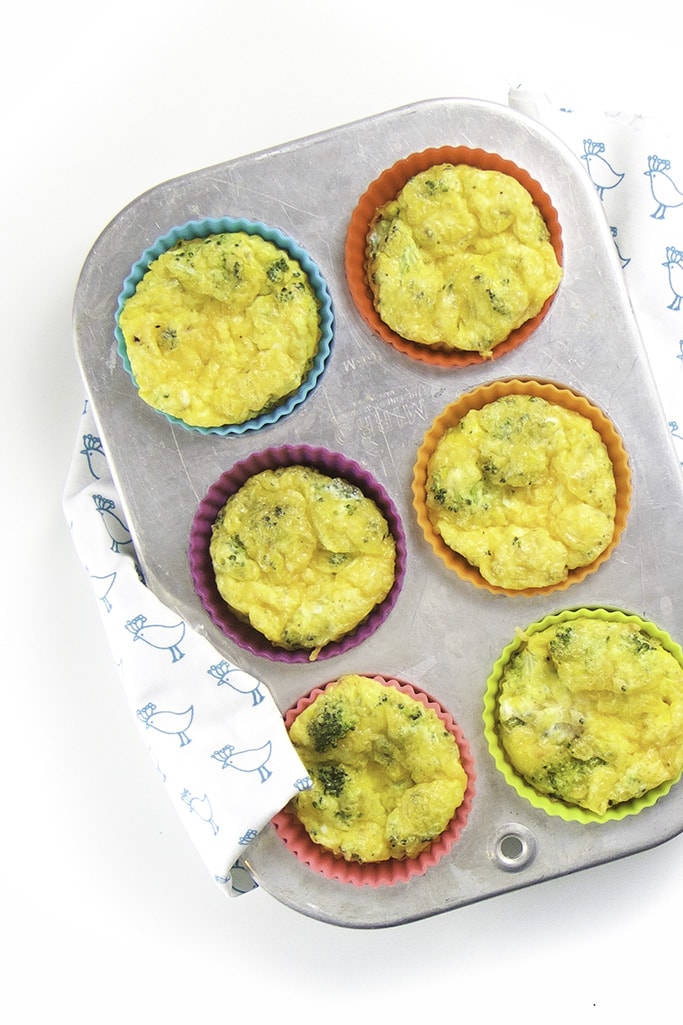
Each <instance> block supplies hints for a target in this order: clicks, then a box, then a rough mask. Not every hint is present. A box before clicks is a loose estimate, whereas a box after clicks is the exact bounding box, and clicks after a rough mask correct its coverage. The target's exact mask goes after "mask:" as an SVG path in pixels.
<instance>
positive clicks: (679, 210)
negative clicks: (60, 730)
mask: <svg viewBox="0 0 683 1025" xmlns="http://www.w3.org/2000/svg"><path fill="white" fill-rule="evenodd" d="M509 103H510V106H511V107H513V108H515V109H517V110H519V111H521V112H522V113H525V114H526V115H528V116H530V117H532V118H535V119H536V120H538V121H540V122H542V123H543V124H545V125H546V126H547V127H548V128H549V129H550V130H551V131H553V132H554V133H555V134H556V135H557V136H558V137H559V138H561V139H562V140H563V141H564V142H565V143H566V144H567V146H568V147H569V148H570V149H571V150H573V151H574V152H575V153H576V155H577V157H578V158H579V159H581V160H582V161H583V162H584V164H585V168H586V173H587V174H589V175H590V177H591V179H592V181H593V183H594V185H595V188H596V190H597V192H598V195H599V196H600V199H601V201H602V203H603V206H604V210H605V216H606V218H607V220H608V224H609V225H610V227H611V230H612V235H613V237H614V243H615V245H616V247H617V250H618V253H619V256H620V258H621V263H622V267H623V269H624V276H625V281H626V286H627V289H628V291H629V296H630V299H631V303H632V306H633V309H634V313H635V316H636V319H637V321H638V324H639V327H640V331H641V334H642V336H643V340H644V344H645V348H646V351H647V354H648V358H649V360H650V364H651V369H652V372H653V375H654V378H655V382H656V384H657V387H658V390H659V394H660V396H661V402H662V407H663V411H664V412H663V415H664V416H665V417H666V422H667V424H668V428H669V431H670V433H671V435H672V439H673V444H674V445H675V446H676V448H677V451H678V452H680V459H681V464H682V466H683V385H682V376H683V138H678V139H673V138H672V137H671V136H670V135H669V133H668V132H667V131H666V130H665V127H664V126H662V125H659V124H657V123H656V122H655V121H654V120H652V119H649V118H647V117H643V116H636V115H631V114H627V113H622V112H617V113H609V112H605V111H601V110H589V109H586V108H581V109H580V108H574V107H573V106H572V105H571V104H568V103H560V102H558V101H553V100H552V99H551V98H550V97H548V96H546V95H544V94H543V93H540V92H535V91H533V90H530V89H527V88H519V89H513V90H511V91H510V95H509ZM64 510H65V514H66V517H67V520H68V522H69V524H70V526H71V529H72V534H73V540H74V544H75V546H76V549H77V551H78V553H79V557H80V559H81V561H82V562H83V564H84V566H85V568H86V571H87V572H88V574H89V576H90V579H91V582H92V585H93V589H94V592H95V595H96V597H97V599H98V603H99V608H100V611H101V614H102V619H103V622H104V626H105V632H106V634H107V636H108V639H109V643H110V646H111V649H112V652H113V656H114V660H115V662H116V664H117V666H118V667H119V669H120V672H121V676H122V681H123V685H124V687H125V690H126V692H127V696H128V700H129V702H130V705H131V708H132V709H133V712H134V715H135V719H136V721H137V722H138V724H139V726H140V728H141V730H142V731H143V733H144V737H145V740H146V742H147V745H148V747H149V749H150V751H151V753H152V755H153V757H154V759H155V761H156V764H157V768H158V771H159V773H160V775H161V777H162V779H163V780H164V782H165V784H166V788H167V790H168V793H169V795H170V797H171V800H172V801H173V803H174V804H175V807H176V809H177V811H178V813H179V815H180V816H181V818H182V820H183V821H184V822H185V825H186V827H187V829H188V831H189V833H190V835H191V836H192V839H193V840H194V842H195V844H196V846H197V848H198V850H199V852H200V854H201V856H202V857H203V859H204V861H205V863H206V864H207V866H208V868H209V870H210V871H211V873H212V874H213V876H214V878H215V880H216V882H217V883H218V884H219V886H220V887H222V888H223V889H224V891H225V892H226V893H228V894H230V895H235V894H239V893H244V892H247V891H248V890H250V889H253V888H254V886H255V883H254V881H253V879H252V878H251V876H250V874H249V872H248V871H247V869H246V868H245V867H244V865H243V863H242V861H241V855H242V854H243V853H244V849H245V848H246V847H247V846H248V844H249V843H250V842H251V840H252V839H253V838H254V837H255V836H256V835H257V834H258V833H259V831H260V830H261V829H262V828H263V826H264V825H265V824H266V823H267V822H268V821H269V820H270V819H271V817H272V816H273V815H274V814H275V813H276V812H277V811H279V810H280V809H281V808H282V807H284V805H285V804H286V803H287V802H288V801H289V799H290V798H291V797H293V796H294V795H295V794H296V793H297V792H298V791H299V790H300V789H301V788H302V786H306V785H307V784H308V783H309V782H310V781H308V779H307V774H306V770H305V768H304V766H303V764H302V763H301V761H300V760H299V758H298V756H297V755H296V753H295V751H294V749H293V747H292V746H291V744H290V741H289V739H288V737H287V733H286V730H285V728H284V725H283V720H282V716H281V715H280V713H279V711H278V709H277V707H276V705H275V703H274V701H273V698H272V696H271V694H270V692H269V691H268V689H267V688H266V687H265V686H264V685H263V684H262V683H261V682H260V681H259V680H257V679H255V678H254V677H253V676H251V675H249V674H247V673H245V672H244V671H243V670H241V669H240V667H239V666H237V665H233V664H231V663H229V662H228V661H226V660H225V659H224V658H223V657H222V656H221V655H220V654H219V653H218V652H217V651H216V650H215V649H214V648H213V647H212V646H211V645H210V644H209V643H208V642H207V641H206V640H205V639H204V638H202V637H200V636H199V635H197V634H196V633H195V632H194V631H192V630H191V629H190V628H189V627H188V626H187V624H186V623H184V622H183V621H182V620H181V619H179V617H178V616H177V615H176V614H175V613H174V612H173V611H171V610H169V609H168V608H166V607H165V606H164V605H163V604H162V603H161V602H160V601H159V600H158V599H157V598H156V597H155V595H154V594H153V593H152V592H151V591H150V590H149V589H148V588H147V587H146V586H145V584H144V582H143V580H142V577H141V574H140V571H139V568H138V565H137V561H136V554H135V551H134V548H133V544H132V540H131V536H130V534H129V532H128V529H127V527H126V524H125V519H124V517H123V516H122V512H121V502H120V500H119V496H118V494H117V492H116V488H115V486H114V484H113V481H112V477H111V474H110V471H109V467H108V464H107V458H106V453H105V452H104V451H103V447H102V443H101V440H100V438H99V437H98V433H97V428H96V426H95V422H94V419H93V417H92V415H91V412H90V410H89V408H88V403H87V401H86V403H85V406H84V410H83V412H82V416H81V422H80V424H79V427H78V432H77V442H76V447H75V451H74V453H73V459H72V465H71V469H70V473H69V479H68V482H67V485H66V489H65V492H64Z"/></svg>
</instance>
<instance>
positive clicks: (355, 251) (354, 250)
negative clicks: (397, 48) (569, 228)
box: [344, 146, 563, 367]
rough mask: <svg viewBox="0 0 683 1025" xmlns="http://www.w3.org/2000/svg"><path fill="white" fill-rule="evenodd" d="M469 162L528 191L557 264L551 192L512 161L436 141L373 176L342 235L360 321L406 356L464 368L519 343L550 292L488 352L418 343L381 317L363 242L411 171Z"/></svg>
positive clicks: (558, 235)
mask: <svg viewBox="0 0 683 1025" xmlns="http://www.w3.org/2000/svg"><path fill="white" fill-rule="evenodd" d="M444 163H449V164H469V165H471V166H473V167H479V168H481V169H482V170H484V171H501V172H502V173H503V174H507V175H509V176H510V177H511V178H515V179H516V180H517V181H518V182H519V183H520V185H522V186H523V187H524V188H525V189H526V190H527V192H528V193H529V194H530V195H531V198H532V199H533V201H534V203H535V204H536V206H537V207H538V209H539V210H540V211H541V214H542V216H543V218H544V220H545V222H546V225H547V227H548V231H549V233H550V242H551V244H552V247H553V249H554V251H555V256H556V257H557V261H558V263H559V264H560V266H562V254H563V247H562V229H561V226H560V222H559V219H558V216H557V211H556V209H555V207H554V206H553V204H552V202H551V200H550V197H549V196H548V194H547V193H546V192H545V190H544V189H543V188H542V187H541V185H540V184H539V182H537V181H536V180H535V179H534V178H532V177H531V175H530V174H529V173H528V172H527V171H525V170H524V169H523V168H521V167H518V166H517V164H515V163H513V162H512V161H511V160H506V159H504V158H503V157H501V156H499V155H498V154H497V153H488V152H487V151H486V150H483V149H470V148H469V147H468V146H440V147H436V148H431V149H425V150H423V151H422V152H420V153H412V154H411V155H410V156H407V157H404V158H403V159H402V160H398V161H397V162H396V163H395V164H393V166H391V167H389V168H387V169H386V170H385V171H383V172H382V174H380V176H379V177H378V178H376V179H375V181H373V182H372V183H371V184H370V185H369V186H368V188H367V190H366V191H365V192H364V193H363V195H362V196H361V198H360V200H359V201H358V204H357V206H356V208H355V210H354V211H353V214H352V215H351V220H350V222H349V227H348V229H347V234H346V246H345V252H344V267H345V271H346V281H347V284H348V288H349V291H350V293H351V297H352V299H353V301H354V303H355V305H356V308H357V309H358V312H359V313H360V315H361V317H362V318H363V320H364V321H365V322H366V324H367V325H368V327H370V328H371V329H372V331H374V333H375V334H376V335H378V336H379V337H380V338H381V339H382V340H383V341H385V342H387V343H388V344H389V345H391V346H392V347H393V348H394V349H397V350H398V351H399V352H402V353H403V354H404V355H406V356H410V357H411V359H415V360H419V361H420V362H422V363H428V364H430V365H431V366H436V367H466V366H471V365H472V364H476V363H483V362H488V361H490V360H492V359H498V358H499V357H500V356H504V355H505V354H506V353H508V352H511V351H512V350H513V349H516V348H517V346H518V345H521V343H522V342H523V341H525V340H526V339H527V338H528V337H529V336H530V335H531V334H532V333H533V332H534V331H536V329H537V328H538V326H539V325H540V324H541V322H542V321H543V319H544V318H545V317H546V315H547V313H548V311H549V309H550V306H551V305H552V302H553V299H554V297H555V294H556V293H554V294H553V295H551V296H549V298H548V299H547V300H546V301H545V303H544V304H543V307H542V308H541V310H540V311H539V312H538V313H537V314H536V316H535V317H532V318H531V319H530V320H527V321H526V322H525V323H524V324H522V325H521V326H520V327H518V328H516V329H515V330H514V331H512V332H511V333H510V334H509V335H508V337H507V338H506V339H505V341H503V342H500V343H499V344H498V345H496V346H495V347H494V348H493V349H492V350H491V351H490V352H489V353H486V354H482V353H480V352H467V351H465V350H464V349H450V348H446V347H442V348H438V347H436V346H429V345H420V344H419V343H417V342H412V341H410V340H409V339H406V338H402V337H401V335H399V334H397V333H396V332H395V331H393V330H392V329H391V328H390V327H389V326H388V325H387V324H385V323H384V321H383V320H382V319H381V317H380V316H379V314H378V313H377V310H376V309H375V306H374V303H373V297H372V292H371V290H370V287H369V285H368V281H367V273H366V246H367V237H368V231H369V228H370V223H371V221H372V219H373V217H374V216H375V213H376V211H377V209H378V208H379V207H381V206H382V205H383V204H384V203H387V202H389V200H392V199H394V198H395V197H396V195H397V194H398V193H399V192H400V191H401V189H402V188H403V186H404V185H405V184H406V183H407V182H408V181H409V180H410V179H411V178H412V177H414V176H415V175H416V174H419V173H420V172H421V171H426V170H427V169H428V168H430V167H434V166H436V165H437V164H444Z"/></svg>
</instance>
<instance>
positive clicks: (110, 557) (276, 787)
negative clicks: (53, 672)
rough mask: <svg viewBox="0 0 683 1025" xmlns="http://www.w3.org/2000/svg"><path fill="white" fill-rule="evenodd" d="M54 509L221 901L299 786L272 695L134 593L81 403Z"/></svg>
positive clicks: (118, 516) (140, 591) (141, 591)
mask: <svg viewBox="0 0 683 1025" xmlns="http://www.w3.org/2000/svg"><path fill="white" fill-rule="evenodd" d="M63 505H64V512H65V515H66V518H67V521H68V523H69V526H70V528H71V533H72V537H73V541H74V544H75V547H76V550H77V552H78V554H79V558H80V559H81V561H82V563H83V565H84V567H85V569H86V571H87V573H88V574H89V577H90V580H91V583H92V586H93V590H94V592H95V595H96V597H97V599H98V605H99V609H100V612H101V615H102V620H103V622H104V627H105V633H106V635H107V638H108V641H109V645H110V647H111V650H112V653H113V656H114V661H115V663H116V665H117V666H118V668H119V670H120V673H121V678H122V682H123V686H124V688H125V691H126V694H127V698H128V701H129V703H130V706H131V708H132V711H133V713H134V716H135V720H136V722H137V723H138V725H139V726H140V729H141V731H142V733H143V734H144V738H145V742H146V744H147V746H148V748H149V750H150V752H151V754H152V756H153V759H154V761H155V762H156V767H157V770H158V772H159V774H160V776H161V778H162V780H163V781H164V783H165V784H166V789H167V791H168V794H169V795H170V798H171V800H172V802H173V803H174V805H175V807H176V810H177V812H178V814H179V815H180V816H181V819H182V821H183V822H184V823H185V826H186V828H187V830H188V832H189V834H190V836H191V837H192V840H193V841H194V843H195V845H196V847H197V849H198V850H199V853H200V855H201V856H202V858H203V859H204V862H205V863H206V865H207V866H208V868H209V871H210V872H211V873H212V875H213V877H214V879H215V880H216V882H217V883H218V885H219V886H220V887H221V888H222V889H223V890H224V891H225V892H226V893H227V894H228V895H230V896H236V895H238V894H241V893H245V892H248V891H249V890H251V889H253V888H254V887H255V885H256V884H255V882H254V880H253V879H252V877H251V875H250V874H249V872H248V870H247V869H246V868H245V867H244V864H243V862H242V860H241V855H243V853H244V850H245V848H246V847H247V845H248V844H249V843H250V842H251V840H253V838H254V837H255V836H256V835H257V834H258V833H259V831H260V830H261V829H262V828H263V826H264V825H265V824H266V823H267V822H268V821H269V820H270V819H271V818H272V816H273V815H275V814H276V812H278V811H280V809H281V808H283V807H284V805H285V804H286V803H287V802H288V801H289V799H290V798H291V797H293V796H294V794H296V793H297V792H298V791H299V790H300V789H301V788H302V786H306V785H307V782H308V780H307V774H306V769H305V768H304V766H303V763H302V762H301V761H300V760H299V757H298V755H297V754H296V753H295V751H294V748H293V746H292V744H291V742H290V740H289V737H288V735H287V731H286V729H285V727H284V722H283V718H282V715H281V714H280V712H279V710H278V708H277V706H276V705H275V702H274V700H273V698H272V695H271V694H270V692H269V691H268V689H267V688H266V687H265V686H264V685H263V683H262V682H261V681H259V680H257V679H256V678H255V677H253V676H251V675H250V674H248V673H246V672H244V671H243V670H242V669H240V668H239V666H236V665H233V664H232V663H230V662H228V661H227V660H226V659H224V658H223V657H222V656H221V655H220V654H219V653H218V652H217V651H216V650H215V648H213V646H212V645H211V644H210V643H209V642H208V641H207V640H205V639H204V638H203V637H201V636H200V635H199V634H197V633H196V632H195V631H193V630H192V629H190V627H188V625H187V624H186V623H185V622H184V621H183V620H182V619H181V618H180V617H179V616H178V615H177V614H175V613H174V612H172V611H171V610H169V609H168V608H167V607H166V606H164V605H163V604H162V603H161V602H160V601H159V600H158V599H157V598H156V596H155V595H154V594H153V593H152V591H151V590H150V589H149V588H148V587H146V586H145V584H144V582H143V580H142V577H141V573H140V569H139V566H138V564H137V560H136V553H135V550H134V547H133V543H132V539H131V535H130V533H129V531H128V528H127V526H126V523H125V516H124V515H123V513H122V509H121V503H120V501H119V496H118V494H117V491H116V488H115V486H114V484H113V481H112V477H111V474H110V470H109V466H108V463H107V458H106V453H105V452H104V450H103V446H102V442H101V439H100V438H99V436H98V433H97V427H96V425H95V421H94V419H93V417H92V414H91V411H90V408H89V403H88V401H87V400H86V402H85V403H84V408H83V412H82V415H81V421H80V423H79V426H78V434H77V442H76V446H75V450H74V453H73V457H72V462H71V467H70V471H69V477H68V480H67V484H66V487H65V491H64V500H63Z"/></svg>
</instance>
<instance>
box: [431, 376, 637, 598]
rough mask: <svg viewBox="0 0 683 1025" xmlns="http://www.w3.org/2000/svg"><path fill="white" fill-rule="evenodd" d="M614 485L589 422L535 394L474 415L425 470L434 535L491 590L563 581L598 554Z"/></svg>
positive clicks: (611, 521)
mask: <svg viewBox="0 0 683 1025" xmlns="http://www.w3.org/2000/svg"><path fill="white" fill-rule="evenodd" d="M616 498H617V486H616V480H615V474H614V467H613V464H612V461H611V458H610V454H609V452H608V449H607V446H606V444H605V442H604V440H603V438H602V437H601V435H600V434H599V432H598V431H597V429H596V428H595V427H594V426H593V423H592V422H591V420H590V419H589V418H588V417H587V416H584V415H583V414H582V413H580V412H578V411H577V410H575V409H570V408H567V407H565V406H563V405H560V404H558V403H555V402H551V401H548V400H547V399H545V398H543V397H541V396H540V395H535V394H514V393H513V394H504V395H501V396H500V397H498V398H496V399H494V400H493V401H491V402H488V403H486V404H485V405H484V406H483V407H482V408H481V409H470V410H469V411H468V412H467V413H466V414H465V415H464V416H463V417H462V418H461V419H460V420H459V421H458V422H457V423H456V424H454V425H452V426H450V427H448V428H447V429H446V430H445V431H444V433H443V434H442V435H441V437H440V438H439V439H438V440H437V442H436V444H435V446H434V449H433V451H432V453H431V455H430V457H429V460H428V463H427V469H426V482H425V508H426V512H427V516H428V518H429V521H430V523H431V525H432V527H433V530H434V532H435V533H436V534H437V535H438V536H440V537H441V539H442V540H443V542H444V543H445V545H447V546H448V548H449V549H452V550H453V551H454V552H457V553H458V554H459V555H461V556H462V557H463V558H464V559H466V560H467V562H468V563H469V564H470V565H471V566H475V567H477V569H478V571H479V573H480V574H481V576H482V577H483V579H484V580H485V581H487V582H488V583H489V584H491V585H493V586H495V587H500V588H504V589H506V590H512V591H517V590H523V589H526V588H537V587H548V586H551V585H556V584H559V583H562V582H563V581H564V580H566V579H567V576H568V573H569V572H570V571H571V570H574V569H576V568H577V567H583V566H588V565H589V564H591V563H593V562H594V561H595V560H596V559H597V558H598V556H599V555H600V554H601V553H602V552H604V551H605V550H606V549H607V548H608V546H609V545H610V543H611V542H612V538H613V536H614V532H615V517H616V510H617V502H616Z"/></svg>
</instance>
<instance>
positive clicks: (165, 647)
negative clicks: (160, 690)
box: [126, 615, 185, 662]
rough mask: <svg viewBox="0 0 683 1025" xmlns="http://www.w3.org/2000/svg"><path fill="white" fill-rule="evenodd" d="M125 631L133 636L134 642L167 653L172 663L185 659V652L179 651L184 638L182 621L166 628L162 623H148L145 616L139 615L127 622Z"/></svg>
mask: <svg viewBox="0 0 683 1025" xmlns="http://www.w3.org/2000/svg"><path fill="white" fill-rule="evenodd" d="M126 630H128V632H129V633H132V634H133V640H134V641H144V642H145V644H149V645H150V647H152V648H158V649H159V650H160V651H168V652H169V653H170V655H171V661H173V662H179V661H180V659H181V658H184V657H185V652H184V651H181V650H180V642H181V641H182V639H183V637H184V636H185V624H184V623H183V621H182V619H181V620H180V621H179V622H178V623H173V624H171V625H170V626H166V625H164V624H163V623H148V622H147V616H143V615H139V616H135V617H134V619H129V620H128V622H127V623H126Z"/></svg>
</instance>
